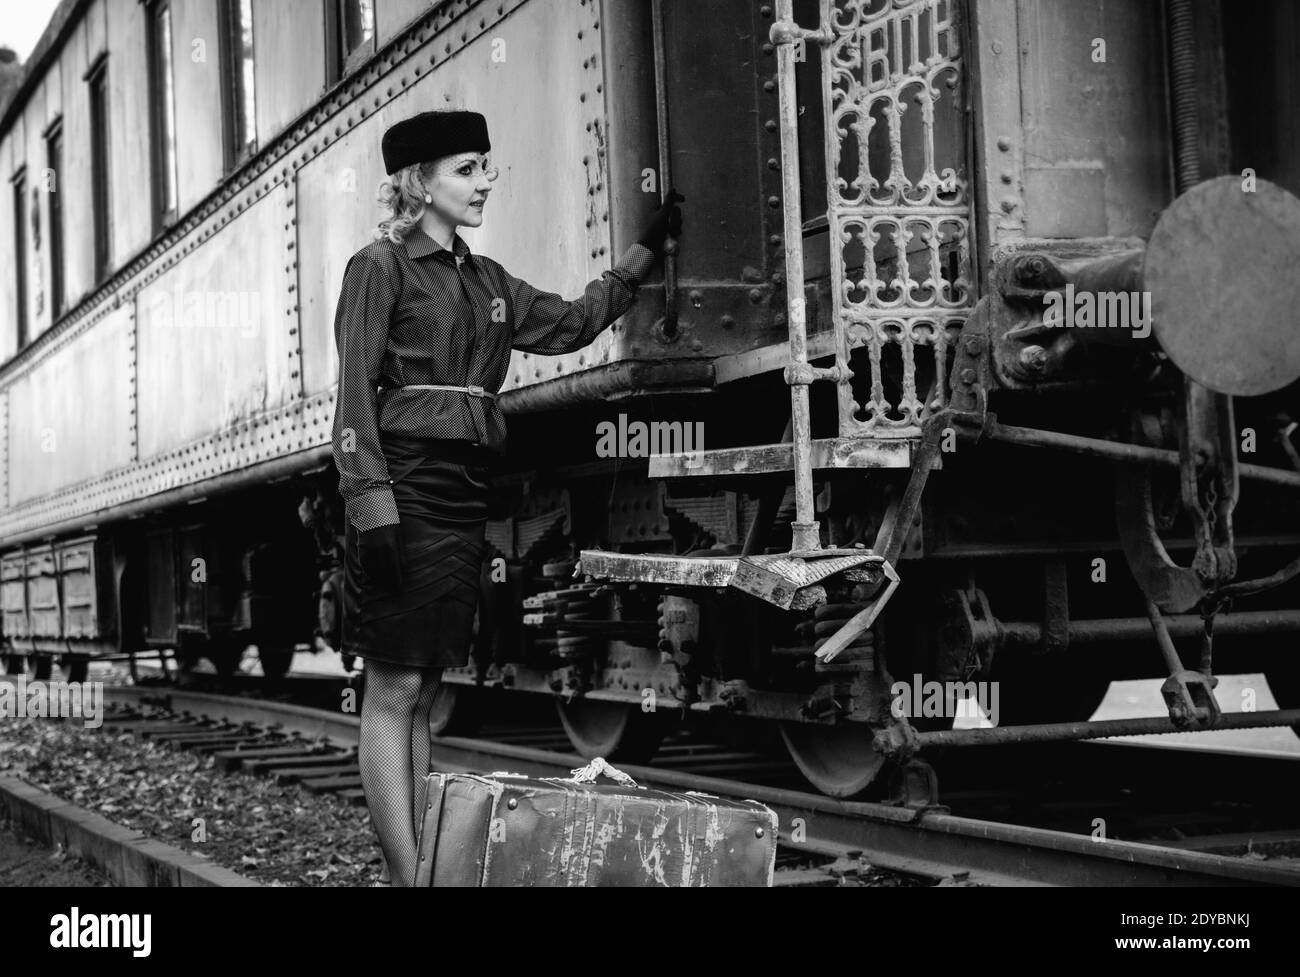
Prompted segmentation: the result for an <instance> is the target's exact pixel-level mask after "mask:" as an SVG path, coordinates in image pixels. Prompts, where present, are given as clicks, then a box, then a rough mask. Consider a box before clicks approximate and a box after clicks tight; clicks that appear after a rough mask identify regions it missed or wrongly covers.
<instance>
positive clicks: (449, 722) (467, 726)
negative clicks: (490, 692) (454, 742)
mask: <svg viewBox="0 0 1300 977" xmlns="http://www.w3.org/2000/svg"><path fill="white" fill-rule="evenodd" d="M482 718H483V709H482V700H481V696H480V693H479V691H478V690H477V689H472V688H469V687H468V686H465V685H451V684H448V683H447V682H443V683H442V684H441V685H439V686H438V691H437V692H436V693H435V694H434V697H433V708H432V709H431V710H430V711H429V729H430V730H431V731H432V732H433V735H434V736H470V735H472V734H473V733H474V732H475V731H476V730H477V729H478V727H479V722H480V721H481V720H482Z"/></svg>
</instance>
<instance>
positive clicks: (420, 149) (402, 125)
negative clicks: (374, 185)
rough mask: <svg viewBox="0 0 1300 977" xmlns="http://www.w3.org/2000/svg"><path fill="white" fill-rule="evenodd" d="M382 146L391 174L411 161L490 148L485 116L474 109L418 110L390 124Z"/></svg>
mask: <svg viewBox="0 0 1300 977" xmlns="http://www.w3.org/2000/svg"><path fill="white" fill-rule="evenodd" d="M382 146H383V152H384V169H385V170H386V171H387V172H388V173H389V174H390V175H391V174H393V173H396V172H397V171H398V170H400V169H402V168H403V167H406V166H410V165H411V164H412V163H427V162H429V161H430V160H435V159H438V158H439V157H440V156H451V155H452V154H454V153H465V152H469V151H471V150H472V151H474V152H478V153H486V152H487V151H488V150H490V149H491V148H492V144H491V143H489V142H488V131H487V119H485V118H483V116H481V115H479V113H477V112H421V113H420V114H419V115H413V116H411V118H409V119H403V120H402V121H401V122H398V123H396V124H394V125H392V126H390V127H389V128H388V131H387V132H385V133H384V139H383V144H382Z"/></svg>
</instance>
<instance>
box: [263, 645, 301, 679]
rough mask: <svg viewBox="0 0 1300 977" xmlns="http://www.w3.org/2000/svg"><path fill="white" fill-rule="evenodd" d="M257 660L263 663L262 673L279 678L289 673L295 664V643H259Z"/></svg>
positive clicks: (272, 677) (270, 677)
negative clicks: (268, 644) (291, 666)
mask: <svg viewBox="0 0 1300 977" xmlns="http://www.w3.org/2000/svg"><path fill="white" fill-rule="evenodd" d="M257 660H258V661H260V662H261V663H262V674H263V675H265V676H266V677H267V678H269V679H272V680H279V679H282V678H284V677H285V676H286V675H288V674H289V666H290V665H291V664H293V645H271V646H266V645H258V646H257Z"/></svg>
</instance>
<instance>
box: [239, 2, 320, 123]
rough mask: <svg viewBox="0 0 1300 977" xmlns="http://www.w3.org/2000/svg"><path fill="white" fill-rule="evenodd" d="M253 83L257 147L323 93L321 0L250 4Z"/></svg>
mask: <svg viewBox="0 0 1300 977" xmlns="http://www.w3.org/2000/svg"><path fill="white" fill-rule="evenodd" d="M253 79H254V89H255V95H256V101H255V105H254V110H255V112H256V118H257V142H258V145H266V144H267V143H268V142H270V141H271V140H272V139H274V138H275V137H276V136H277V135H279V134H280V132H281V131H282V130H283V129H284V127H285V126H287V125H288V124H289V123H290V122H292V121H293V120H294V119H296V118H297V117H298V116H299V115H301V114H302V113H303V112H304V111H306V110H307V109H308V108H310V107H311V106H312V105H313V104H315V102H316V100H317V99H319V98H320V97H321V94H322V93H323V92H324V90H325V14H324V5H323V4H322V3H321V0H274V2H258V3H254V4H253Z"/></svg>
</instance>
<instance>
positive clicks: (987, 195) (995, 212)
mask: <svg viewBox="0 0 1300 977" xmlns="http://www.w3.org/2000/svg"><path fill="white" fill-rule="evenodd" d="M1016 7H1017V3H1016V0H971V2H970V4H969V8H970V16H971V39H972V40H971V54H972V61H973V64H974V83H973V84H972V85H971V88H970V90H971V98H972V100H973V102H974V104H975V107H976V108H975V112H974V113H973V124H974V128H975V132H974V135H975V146H976V150H975V151H976V166H975V171H976V173H977V174H978V177H979V187H980V193H978V194H976V195H975V204H976V208H977V210H978V213H979V221H978V226H979V227H980V228H981V229H982V230H983V232H984V233H983V234H982V235H979V240H978V246H979V263H978V266H977V274H978V275H979V276H980V279H981V281H982V280H983V276H984V274H985V273H986V269H987V268H988V260H989V252H990V250H991V249H992V248H994V247H996V246H997V245H999V244H1002V243H1004V242H1006V241H1012V240H1017V239H1019V238H1022V237H1024V231H1025V222H1024V168H1023V153H1024V137H1023V134H1022V133H1021V131H1020V47H1019V37H1020V34H1019V30H1018V28H1017V26H1016V24H1017V19H1016Z"/></svg>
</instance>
